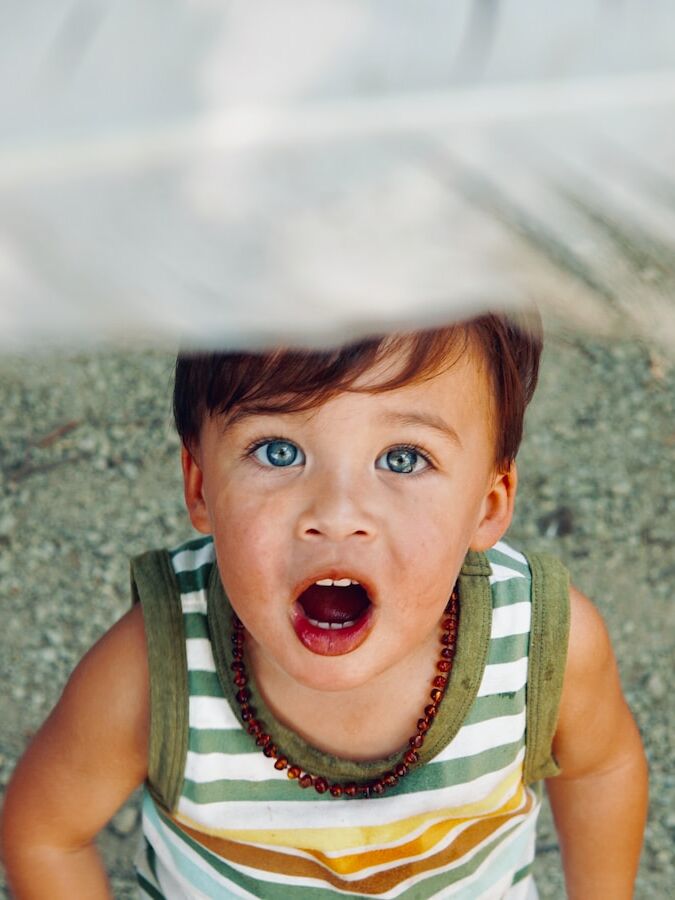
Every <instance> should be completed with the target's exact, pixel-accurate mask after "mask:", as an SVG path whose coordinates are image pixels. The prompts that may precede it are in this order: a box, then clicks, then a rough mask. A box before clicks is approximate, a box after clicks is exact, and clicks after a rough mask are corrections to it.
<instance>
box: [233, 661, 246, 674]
mask: <svg viewBox="0 0 675 900" xmlns="http://www.w3.org/2000/svg"><path fill="white" fill-rule="evenodd" d="M230 668H231V669H232V671H233V672H244V671H245V669H246V667H245V666H244V664H243V662H242V661H241V660H240V659H235V661H234V662H233V663H232V665H231V666H230Z"/></svg>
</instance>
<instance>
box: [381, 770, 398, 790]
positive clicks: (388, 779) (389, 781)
mask: <svg viewBox="0 0 675 900" xmlns="http://www.w3.org/2000/svg"><path fill="white" fill-rule="evenodd" d="M382 781H383V782H384V783H385V784H386V786H387V787H393V786H394V785H395V784H397V783H398V776H397V775H396V774H395V773H394V772H387V774H386V775H385V776H384V777H383V778H382Z"/></svg>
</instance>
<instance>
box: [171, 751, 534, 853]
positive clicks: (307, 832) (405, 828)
mask: <svg viewBox="0 0 675 900" xmlns="http://www.w3.org/2000/svg"><path fill="white" fill-rule="evenodd" d="M522 774H523V773H522V767H521V766H518V768H516V769H515V770H514V771H513V772H511V773H510V774H508V775H507V776H506V777H505V778H504V779H503V780H502V781H501V782H500V783H499V784H498V785H497V786H496V787H495V789H494V790H493V791H491V793H490V794H488V795H487V796H486V797H484V798H483V799H482V800H479V801H477V802H475V803H467V804H465V805H464V806H455V807H442V808H440V809H434V810H431V811H430V812H428V813H422V814H420V815H417V816H410V817H409V818H407V819H399V820H397V821H394V822H387V823H384V824H382V825H368V826H363V827H360V828H354V827H349V826H345V827H344V828H285V829H283V830H282V829H260V828H237V829H231V828H227V829H220V828H208V827H207V826H205V825H204V824H202V823H201V822H197V821H195V820H194V819H192V818H191V817H190V816H186V815H185V814H184V813H180V812H177V813H175V814H174V819H175V820H176V821H177V822H180V823H181V824H183V825H186V826H187V827H188V828H194V829H196V830H198V831H201V832H202V833H203V834H209V835H212V836H214V837H220V838H225V839H227V840H232V841H240V842H242V843H247V844H263V845H266V846H270V847H291V848H298V847H302V848H303V849H305V850H308V851H312V850H316V851H320V852H326V853H329V854H331V855H332V853H334V852H336V851H340V850H352V849H353V848H355V847H363V848H364V852H365V853H368V852H370V851H373V850H377V849H379V848H381V847H387V846H389V845H390V844H393V843H399V842H403V841H405V839H406V838H407V837H408V836H409V835H410V834H411V833H412V832H414V831H416V830H418V829H419V828H421V827H422V826H423V825H425V824H426V823H432V824H434V823H436V822H438V821H439V820H440V819H443V820H448V819H450V820H464V819H469V818H476V817H481V816H485V815H488V814H490V813H494V812H495V810H498V809H499V808H500V807H501V806H503V805H504V804H506V803H508V802H510V799H511V798H513V796H514V792H515V796H516V797H519V798H522ZM519 784H520V789H518V786H519ZM345 802H349V801H345ZM518 802H521V801H520V800H519V801H518Z"/></svg>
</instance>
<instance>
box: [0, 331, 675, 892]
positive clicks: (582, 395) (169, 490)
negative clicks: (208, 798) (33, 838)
mask: <svg viewBox="0 0 675 900" xmlns="http://www.w3.org/2000/svg"><path fill="white" fill-rule="evenodd" d="M171 367H172V361H171V359H170V358H169V357H168V356H166V355H163V354H160V353H156V352H153V353H144V354H139V353H134V354H130V353H101V354H97V355H71V356H69V357H67V358H66V357H60V358H54V357H50V358H33V359H27V358H18V357H12V358H5V359H4V360H2V361H0V401H1V403H0V579H1V581H0V584H1V586H2V587H1V589H0V603H1V604H2V606H1V608H2V622H3V627H2V629H0V678H2V683H3V686H4V689H3V691H2V693H1V695H0V792H1V791H2V790H3V789H4V786H5V784H6V783H7V780H8V778H9V775H10V772H11V771H12V768H13V766H14V763H15V761H16V759H17V757H18V756H19V754H20V753H21V752H22V750H23V748H24V746H25V744H26V742H27V740H28V739H29V737H30V736H31V734H32V733H33V732H34V731H35V729H36V728H37V727H38V726H39V724H40V723H41V721H42V720H43V719H44V718H45V716H46V715H47V713H48V711H49V709H50V708H51V706H52V705H53V703H54V702H55V701H56V699H57V698H58V696H59V693H60V691H61V688H62V686H63V684H64V682H65V680H66V678H67V677H68V674H69V672H70V671H71V670H72V668H73V667H74V665H75V664H76V662H77V660H78V659H79V658H80V657H81V655H82V654H83V652H84V651H85V649H86V648H88V647H89V646H90V645H91V644H92V643H93V642H94V641H95V640H96V639H97V637H99V636H100V634H101V633H102V632H103V631H104V630H105V629H106V628H107V627H108V626H110V625H111V624H112V623H113V622H114V621H115V620H116V619H117V618H118V617H119V616H120V615H121V614H122V613H123V612H124V611H125V610H126V609H127V608H128V604H129V599H128V568H127V566H128V564H127V559H128V557H129V556H130V555H132V554H135V553H138V552H140V551H142V550H144V549H147V548H149V547H152V546H165V545H171V544H174V543H176V542H179V541H181V540H184V539H185V538H187V537H188V536H190V534H191V530H190V526H189V523H188V521H187V516H186V514H185V512H184V510H183V507H182V500H181V490H180V482H179V475H180V473H179V464H178V441H177V439H176V437H175V436H174V434H173V432H172V430H171V425H170V417H169V394H170V382H171ZM674 401H675V371H674V369H673V368H672V367H670V366H669V365H668V364H667V363H666V362H665V361H664V360H663V359H661V358H660V357H659V356H658V354H657V353H656V352H654V351H650V349H649V348H647V347H645V346H643V345H640V344H637V343H630V342H621V343H608V342H599V341H591V340H587V339H583V340H582V339H579V338H577V337H570V338H566V337H564V336H562V335H559V334H558V335H556V336H554V337H553V338H551V339H550V340H549V342H548V346H547V352H546V356H545V361H544V367H543V372H542V379H541V387H540V389H539V392H538V395H537V397H536V399H535V402H534V404H533V406H532V409H531V412H530V416H529V420H528V427H527V435H526V439H525V442H524V444H523V448H522V451H521V456H520V476H521V488H520V494H519V502H518V512H517V521H516V525H515V526H514V527H513V528H512V530H511V532H510V537H511V539H512V540H513V541H514V542H516V543H520V544H521V545H523V546H526V547H528V548H530V549H540V550H547V551H554V552H556V553H557V554H558V555H559V556H561V557H562V558H563V560H564V561H565V562H566V563H567V564H568V566H569V567H570V568H571V570H572V573H573V577H574V580H575V582H576V584H577V585H578V586H579V587H580V588H581V589H582V590H584V591H585V592H586V593H588V594H590V595H591V596H592V597H593V598H594V599H595V600H596V601H597V603H598V605H599V607H600V609H601V610H602V612H603V613H604V615H605V616H606V619H607V622H608V625H609V630H610V632H611V635H612V638H613V641H614V646H615V649H616V652H617V655H618V657H619V661H620V666H621V671H622V677H623V683H624V687H625V690H626V693H627V696H628V698H629V701H630V703H631V706H632V708H633V710H634V712H635V715H636V717H637V721H638V724H639V726H640V729H641V731H642V734H643V736H644V740H645V744H646V748H647V753H648V756H649V760H650V765H651V796H652V800H651V809H650V818H649V825H648V829H647V834H646V841H645V851H644V854H643V861H642V867H641V870H640V876H639V881H638V889H637V893H636V896H637V897H639V898H645V900H654V898H666V897H668V896H672V893H671V891H672V885H673V884H675V858H674V857H675V854H674V842H673V831H674V830H675V813H673V783H674V781H675V776H674V775H673V770H672V766H671V765H669V764H670V761H671V760H672V758H673V747H672V741H673V729H672V725H673V701H672V695H670V694H669V689H668V687H667V685H668V684H669V682H670V679H671V677H672V660H673V638H672V635H673V618H674V613H673V605H672V603H671V602H670V601H671V593H672V585H673V575H674V573H675V552H674V550H673V532H674V531H675V528H674V526H675V522H674V514H673V511H674V510H675V479H674V478H673V474H674V472H675V465H674V464H675V459H674V457H675V417H674V412H675V409H674V407H675V402H674ZM137 829H138V813H137V798H132V800H131V801H130V802H129V803H128V804H127V806H126V807H125V808H124V809H123V810H122V811H121V812H120V813H118V815H117V816H116V817H115V818H114V819H113V820H112V822H111V823H110V824H109V825H108V827H107V828H106V829H105V831H104V833H103V835H102V837H101V846H102V849H103V852H104V854H105V858H106V862H107V865H108V868H109V871H110V872H111V875H112V879H113V884H114V889H115V896H116V897H118V898H125V897H130V896H134V892H133V887H132V885H133V879H132V877H131V859H132V856H133V853H134V849H135V845H136V841H137ZM537 867H538V881H539V888H540V893H541V895H542V896H543V897H564V889H563V882H562V875H561V871H560V861H559V854H558V849H557V843H556V838H555V833H554V831H553V829H552V826H551V822H550V816H549V815H548V811H545V813H544V818H543V823H542V828H541V830H540V842H539V859H538V863H537ZM6 894H7V891H6V887H5V885H4V881H3V880H2V874H0V895H5V896H6Z"/></svg>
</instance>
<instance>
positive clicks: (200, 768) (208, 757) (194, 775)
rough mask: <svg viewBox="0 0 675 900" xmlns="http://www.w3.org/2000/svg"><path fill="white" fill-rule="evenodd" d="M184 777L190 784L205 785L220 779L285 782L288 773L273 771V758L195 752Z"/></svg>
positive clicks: (188, 756)
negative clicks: (192, 782)
mask: <svg viewBox="0 0 675 900" xmlns="http://www.w3.org/2000/svg"><path fill="white" fill-rule="evenodd" d="M185 775H186V777H187V778H189V779H190V780H191V781H195V782H197V783H199V784H204V783H206V782H209V781H219V780H220V779H221V778H235V779H236V780H237V781H270V780H271V779H276V780H278V781H286V780H287V779H288V776H287V775H286V773H285V772H279V771H278V770H277V769H275V768H274V763H273V762H272V760H271V759H268V758H267V757H266V756H263V754H262V753H261V752H257V753H195V752H194V751H192V750H189V751H188V754H187V759H186V763H185Z"/></svg>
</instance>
